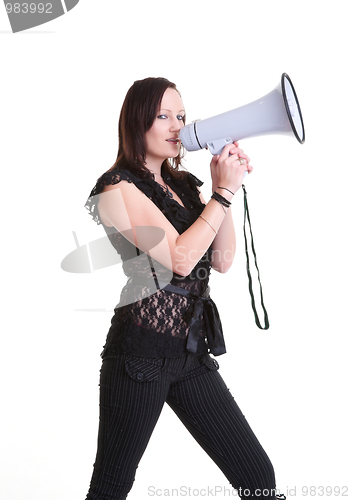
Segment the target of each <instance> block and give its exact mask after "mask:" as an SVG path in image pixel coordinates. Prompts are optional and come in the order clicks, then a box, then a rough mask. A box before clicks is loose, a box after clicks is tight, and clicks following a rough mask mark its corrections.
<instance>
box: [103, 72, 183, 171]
mask: <svg viewBox="0 0 350 500" xmlns="http://www.w3.org/2000/svg"><path fill="white" fill-rule="evenodd" d="M168 88H171V89H174V90H176V91H177V92H178V94H179V95H180V92H179V91H178V90H177V88H176V85H175V83H172V82H170V81H169V80H167V79H166V78H145V79H144V80H137V81H136V82H134V84H133V85H132V86H131V87H130V89H129V90H128V92H127V94H126V96H125V100H124V103H123V106H122V109H121V112H120V117H119V126H118V136H119V149H118V156H117V159H116V162H115V163H114V165H113V166H112V167H111V168H110V169H109V170H107V172H110V171H111V170H114V169H117V170H118V169H120V168H123V169H127V170H130V171H131V172H133V173H135V174H136V175H137V176H138V177H140V178H141V179H144V178H152V177H153V174H151V172H150V171H149V169H148V168H147V167H146V139H145V134H146V132H147V131H148V130H149V129H150V128H151V127H152V125H153V122H154V120H155V118H156V116H157V113H158V110H159V107H160V104H161V101H162V98H163V95H164V92H165V91H166V90H167V89H168ZM183 157H184V148H183V146H182V145H181V148H180V152H179V154H178V155H177V156H176V157H175V158H169V159H166V160H164V162H163V164H162V169H163V170H164V172H166V173H168V174H170V175H172V176H173V177H175V178H179V177H182V176H183V175H185V174H186V172H185V171H181V170H179V167H180V166H182V164H181V160H182V158H183Z"/></svg>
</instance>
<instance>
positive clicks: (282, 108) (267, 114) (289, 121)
mask: <svg viewBox="0 0 350 500" xmlns="http://www.w3.org/2000/svg"><path fill="white" fill-rule="evenodd" d="M267 134H286V135H291V136H295V137H296V138H297V139H298V141H299V142H300V143H301V144H303V143H304V141H305V130H304V123H303V118H302V115H301V110H300V106H299V101H298V98H297V95H296V93H295V90H294V87H293V84H292V82H291V79H290V78H289V76H288V75H287V74H286V73H283V75H282V77H281V82H280V83H279V84H278V85H277V87H276V88H275V89H274V90H272V92H270V93H269V94H266V95H265V96H264V97H261V98H260V99H258V100H257V101H253V102H251V103H250V104H246V105H245V106H241V107H240V108H236V109H233V110H231V111H227V112H226V113H222V114H220V115H216V116H213V117H212V118H207V119H205V120H198V121H195V122H193V123H191V124H189V125H186V126H185V127H183V128H182V129H181V130H180V139H181V142H182V144H183V146H184V147H185V148H186V149H187V151H198V150H199V149H203V148H208V149H209V150H210V152H211V153H212V154H213V155H217V154H221V152H222V150H223V148H224V147H225V146H226V145H227V144H231V143H233V142H234V141H238V140H240V139H245V138H247V137H254V136H258V135H267Z"/></svg>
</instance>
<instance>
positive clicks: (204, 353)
mask: <svg viewBox="0 0 350 500" xmlns="http://www.w3.org/2000/svg"><path fill="white" fill-rule="evenodd" d="M184 123H185V111H184V105H183V103H182V100H181V96H180V94H179V92H178V91H177V89H176V86H175V85H174V84H173V83H171V82H169V81H168V80H166V79H164V78H147V79H145V80H140V81H136V82H135V83H134V84H133V85H132V87H131V88H130V89H129V91H128V93H127V95H126V98H125V101H124V104H123V107H122V110H121V114H120V121H119V151H118V157H117V160H116V162H115V164H114V165H113V167H112V168H111V169H110V170H108V171H107V172H105V173H104V174H103V175H102V176H101V177H100V178H99V179H98V181H97V183H96V185H95V187H94V188H93V190H92V191H91V194H90V197H89V199H88V201H87V203H86V207H87V208H88V209H89V211H90V213H91V215H92V216H93V218H94V220H95V221H96V222H97V223H98V224H102V225H103V227H104V229H105V231H106V233H107V234H108V237H109V239H110V242H111V244H112V245H113V247H114V248H115V249H116V251H117V252H118V253H119V254H120V255H121V258H122V260H123V269H124V272H125V274H126V276H127V277H128V280H127V284H126V285H125V287H124V288H123V290H122V293H121V298H120V302H119V303H118V305H117V306H116V308H115V314H114V316H113V318H112V320H111V327H110V330H109V332H108V335H107V340H106V344H105V346H104V350H103V352H102V354H101V356H102V359H103V361H102V368H101V375H100V423H99V433H98V448H97V455H96V460H95V464H94V471H93V475H92V479H91V484H90V489H89V492H88V495H87V500H107V499H108V500H112V499H113V500H122V499H125V498H126V496H127V494H128V492H129V491H130V489H131V487H132V484H133V481H134V479H135V473H136V469H137V467H138V464H139V462H140V460H141V457H142V455H143V453H144V451H145V449H146V447H147V444H148V442H149V439H150V437H151V434H152V432H153V429H154V427H155V425H156V422H157V420H158V418H159V415H160V413H161V411H162V408H163V405H164V403H165V402H166V403H167V404H168V405H169V406H170V407H171V408H172V409H173V410H174V412H175V413H176V414H177V416H178V417H179V418H180V419H181V421H182V422H183V423H184V425H185V426H186V427H187V429H188V430H189V432H190V433H191V434H192V435H193V437H194V438H195V439H196V440H197V441H198V443H199V444H200V445H201V446H202V448H203V449H204V450H205V451H206V452H207V453H208V454H209V456H210V457H211V458H212V459H213V461H214V462H215V463H216V464H217V465H218V466H219V467H220V469H221V470H222V472H223V473H224V474H225V476H226V477H227V479H228V481H229V482H230V483H231V485H232V486H233V487H234V488H236V489H237V490H238V494H239V496H240V497H241V498H249V499H253V498H254V499H256V498H264V499H268V500H275V499H276V498H285V497H284V495H276V489H275V487H276V485H275V476H274V470H273V467H272V464H271V462H270V460H269V458H268V456H267V455H266V453H265V451H264V450H263V448H262V446H261V445H260V443H259V441H258V440H257V438H256V436H255V435H254V433H253V431H252V430H251V428H250V426H249V424H248V422H247V421H246V419H245V417H244V415H243V414H242V412H241V410H240V409H239V408H238V406H237V404H236V402H235V400H234V398H233V396H232V395H231V393H230V391H229V389H228V388H227V386H226V384H225V383H224V381H223V379H222V377H221V376H220V374H219V372H218V368H219V365H218V362H217V361H216V359H214V358H213V357H211V356H210V354H209V353H211V354H212V355H214V356H218V355H221V354H223V353H225V352H226V350H225V342H224V338H223V333H222V327H221V322H220V317H219V313H218V310H217V308H216V305H215V304H214V302H213V301H212V299H211V298H210V295H209V287H208V282H209V274H210V271H211V269H212V268H213V269H214V270H216V271H219V272H226V271H228V269H229V268H230V266H231V264H232V260H233V258H234V254H235V246H236V242H235V232H234V225H233V222H232V215H231V210H230V204H231V201H232V199H233V197H234V194H235V193H236V191H237V190H238V189H239V188H240V187H241V184H242V180H243V176H244V172H245V171H246V170H247V171H248V173H250V172H251V171H252V167H251V166H250V163H249V162H250V160H249V157H248V156H247V155H246V154H245V153H244V152H243V151H242V149H240V148H239V145H238V143H234V144H230V145H227V146H226V147H225V148H224V150H223V152H222V154H221V155H220V156H216V157H213V159H212V161H211V164H210V169H211V177H212V191H213V196H212V198H211V199H210V200H209V201H208V203H206V202H205V200H204V198H203V196H202V194H201V192H200V189H199V187H200V186H201V185H202V182H201V181H200V180H199V179H197V178H196V177H195V176H194V175H192V174H191V173H189V172H187V171H186V170H184V169H183V168H180V167H181V159H182V153H183V151H182V146H181V143H180V140H179V132H180V130H181V127H183V126H184ZM168 452H169V453H171V450H168ZM180 467H181V466H180ZM179 473H180V474H181V469H179Z"/></svg>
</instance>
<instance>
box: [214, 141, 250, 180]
mask: <svg viewBox="0 0 350 500" xmlns="http://www.w3.org/2000/svg"><path fill="white" fill-rule="evenodd" d="M233 143H234V141H233V140H232V139H231V137H226V138H225V139H218V140H217V141H212V142H208V144H207V147H208V149H209V151H210V152H211V154H212V155H213V156H215V155H221V153H222V150H223V149H224V147H225V146H227V144H233ZM229 156H232V155H231V154H229ZM247 173H248V170H246V171H245V172H244V177H243V179H245V177H246V175H247Z"/></svg>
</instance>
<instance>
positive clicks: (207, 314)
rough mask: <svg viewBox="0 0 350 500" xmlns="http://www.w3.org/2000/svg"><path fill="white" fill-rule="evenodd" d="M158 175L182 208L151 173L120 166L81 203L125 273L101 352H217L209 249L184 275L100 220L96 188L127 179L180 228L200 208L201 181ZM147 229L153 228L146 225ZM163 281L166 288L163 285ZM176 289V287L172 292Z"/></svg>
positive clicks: (185, 226)
mask: <svg viewBox="0 0 350 500" xmlns="http://www.w3.org/2000/svg"><path fill="white" fill-rule="evenodd" d="M161 175H162V178H163V179H164V181H165V182H166V184H167V185H168V186H169V187H170V188H171V189H172V190H173V191H174V192H175V193H176V194H177V195H178V196H179V198H180V199H181V200H182V202H183V204H184V207H185V208H184V207H182V206H181V205H180V204H179V203H178V202H177V201H176V200H175V199H174V198H172V197H171V193H170V196H169V194H168V193H166V191H165V190H164V189H163V188H162V187H161V185H160V184H158V183H157V182H156V181H155V180H154V176H152V177H153V178H152V179H140V178H139V177H137V176H136V175H135V174H134V173H132V172H130V171H129V170H126V169H114V170H111V171H109V172H106V173H104V174H103V175H102V176H101V177H100V178H99V179H98V181H97V183H96V185H95V187H94V188H93V189H92V191H91V193H90V196H89V198H88V200H87V202H86V204H85V207H86V208H87V210H89V213H90V215H91V216H92V217H93V220H94V221H95V222H96V223H97V224H102V226H103V228H104V230H105V232H106V234H107V236H108V238H109V241H110V243H111V244H112V246H113V247H114V248H115V250H116V251H117V252H118V254H119V255H120V257H121V259H122V262H123V264H122V266H123V271H124V274H125V275H126V276H127V278H128V280H127V283H126V285H125V286H124V288H123V289H122V291H121V295H120V301H119V303H118V304H117V306H116V307H115V309H114V315H113V317H112V319H111V326H110V329H109V331H108V334H107V339H106V344H105V345H104V350H103V352H102V353H101V357H102V358H104V357H105V356H107V355H113V354H115V353H120V352H124V353H128V354H132V355H136V356H147V357H154V358H156V357H169V358H173V357H180V356H185V355H186V354H188V353H189V352H192V353H193V354H195V355H200V354H204V353H207V352H212V353H213V354H214V355H218V354H217V353H216V352H215V348H214V347H213V345H215V344H217V340H218V339H219V342H220V343H221V346H222V345H224V342H223V338H222V332H221V337H220V338H219V337H218V335H216V340H213V329H215V330H216V333H217V330H221V322H220V319H219V315H218V313H217V309H216V306H215V304H214V303H213V301H212V300H211V298H210V296H209V287H208V282H209V275H210V271H211V255H212V249H211V248H210V247H209V249H208V250H207V251H206V253H205V254H204V255H203V257H202V258H201V259H200V261H199V262H198V263H197V264H196V266H195V267H194V269H193V270H192V272H191V273H190V274H189V275H188V276H185V277H184V276H180V275H178V274H176V273H174V272H173V271H171V270H169V269H167V268H165V267H164V266H162V265H161V264H160V263H159V262H157V261H155V260H154V259H152V258H151V257H150V256H149V255H148V254H146V253H144V252H142V251H141V250H140V249H138V248H137V247H135V246H134V245H133V244H132V243H130V241H129V240H128V239H127V238H126V237H125V236H124V235H123V234H122V232H119V231H117V229H116V228H114V227H109V226H106V225H104V224H103V222H102V220H101V219H100V216H99V213H98V201H99V194H100V193H102V191H103V189H104V187H105V186H106V185H108V184H117V183H118V182H120V181H121V180H126V181H127V182H133V183H134V185H135V186H136V187H137V188H138V189H140V190H141V191H142V192H143V193H144V194H145V195H146V196H147V197H148V198H150V199H151V200H152V201H153V203H155V205H156V206H157V207H158V208H159V210H161V211H162V213H163V214H164V216H165V217H166V218H167V219H168V220H169V222H170V223H171V224H172V225H173V226H174V228H175V229H176V230H177V231H178V233H179V234H181V233H183V232H184V231H186V229H188V228H189V227H190V226H191V225H192V224H193V223H194V222H195V220H196V219H197V218H198V216H199V215H200V214H201V213H202V211H203V209H204V208H205V205H204V204H203V203H202V202H201V200H200V197H199V191H198V189H197V186H201V185H202V184H203V182H201V181H200V180H199V179H198V178H197V177H195V176H194V175H193V174H191V173H189V172H186V175H185V177H184V178H183V179H175V178H174V177H172V176H170V175H169V174H167V173H165V172H164V171H163V169H162V172H161ZM137 229H138V228H136V230H137ZM141 229H142V228H141ZM150 229H154V230H156V229H157V228H147V230H150ZM130 231H131V232H132V229H130ZM127 232H128V231H125V232H123V233H124V234H127ZM131 234H132V233H131ZM163 235H164V232H163ZM156 237H157V233H156V232H155V238H156ZM159 241H160V240H159ZM155 244H157V243H155ZM166 284H169V285H167V286H168V288H170V289H171V291H169V290H167V289H166V288H164V286H165V285H166ZM173 290H174V291H175V292H173ZM179 291H180V292H182V293H180V294H179V293H176V292H179ZM206 306H208V307H206ZM209 306H210V307H209ZM190 331H191V339H190V336H189V332H190ZM194 338H195V341H194V340H193V339H194ZM208 339H209V342H208ZM190 343H191V346H190V345H189V344H190ZM210 344H211V345H210ZM211 347H212V348H211ZM221 351H222V352H219V354H222V353H223V352H226V351H225V350H224V347H223V348H221Z"/></svg>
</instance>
